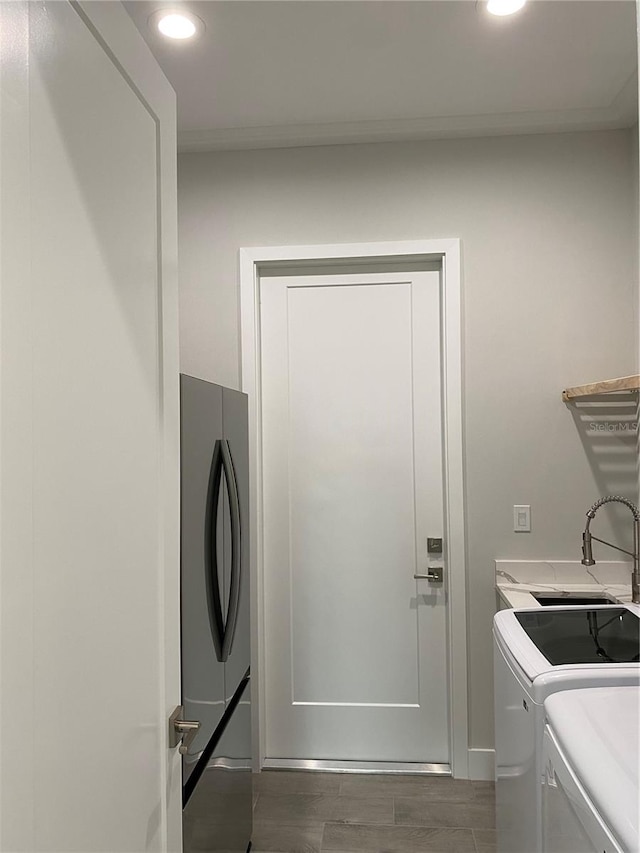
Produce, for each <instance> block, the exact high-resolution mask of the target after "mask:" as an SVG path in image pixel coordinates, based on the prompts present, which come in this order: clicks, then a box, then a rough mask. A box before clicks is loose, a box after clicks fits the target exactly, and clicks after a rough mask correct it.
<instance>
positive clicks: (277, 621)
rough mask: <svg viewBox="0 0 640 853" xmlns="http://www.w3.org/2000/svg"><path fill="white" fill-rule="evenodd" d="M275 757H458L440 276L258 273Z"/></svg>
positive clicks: (270, 742) (270, 743)
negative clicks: (446, 566)
mask: <svg viewBox="0 0 640 853" xmlns="http://www.w3.org/2000/svg"><path fill="white" fill-rule="evenodd" d="M260 310H261V321H260V322H261V340H262V353H261V361H262V388H261V393H262V419H263V420H262V449H263V464H264V470H263V478H264V479H263V483H264V496H263V506H264V587H265V655H266V660H265V675H266V678H265V681H266V697H267V698H266V756H267V758H268V759H317V760H352V761H358V762H367V761H374V762H403V763H404V762H420V763H435V764H448V763H449V722H448V721H449V715H448V698H447V694H448V689H447V644H446V626H447V592H446V589H447V584H446V580H445V583H430V582H429V581H427V580H426V579H416V578H415V577H414V576H415V575H416V574H418V575H422V576H424V575H426V574H427V571H428V567H429V566H442V565H443V560H442V556H441V555H436V554H432V555H431V558H430V555H429V553H428V549H427V538H428V537H438V538H440V537H442V535H443V475H442V412H441V389H440V384H441V377H440V347H441V341H440V322H441V320H440V317H441V313H440V274H439V273H438V272H436V271H433V272H408V273H406V274H405V273H394V274H383V273H375V274H370V275H364V274H359V275H312V276H305V277H299V276H295V275H292V276H288V277H282V278H277V277H269V276H264V277H263V278H262V280H261V309H260Z"/></svg>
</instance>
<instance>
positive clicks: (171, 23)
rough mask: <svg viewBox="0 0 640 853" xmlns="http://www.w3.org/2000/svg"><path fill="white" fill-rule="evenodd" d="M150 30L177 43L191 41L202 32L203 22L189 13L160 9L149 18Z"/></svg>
mask: <svg viewBox="0 0 640 853" xmlns="http://www.w3.org/2000/svg"><path fill="white" fill-rule="evenodd" d="M149 26H150V27H151V29H152V30H154V31H156V32H160V33H161V34H162V35H163V36H165V37H166V38H170V39H176V40H177V41H184V40H185V39H191V38H193V37H194V36H196V35H198V34H199V33H201V32H202V30H204V22H203V21H201V20H200V18H197V17H196V16H195V15H192V14H191V12H186V11H182V10H180V11H177V10H175V9H161V10H160V11H158V12H155V13H154V14H153V15H152V16H151V17H150V18H149Z"/></svg>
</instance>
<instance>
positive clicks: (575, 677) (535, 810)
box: [493, 604, 640, 853]
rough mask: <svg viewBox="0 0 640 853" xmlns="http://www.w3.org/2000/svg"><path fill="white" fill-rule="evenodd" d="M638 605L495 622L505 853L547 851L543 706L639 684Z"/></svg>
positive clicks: (552, 611) (544, 610)
mask: <svg viewBox="0 0 640 853" xmlns="http://www.w3.org/2000/svg"><path fill="white" fill-rule="evenodd" d="M639 617H640V607H639V606H638V605H631V604H630V605H620V606H617V605H616V606H611V605H603V606H599V607H597V606H585V607H570V608H567V607H537V608H535V609H531V610H503V611H501V612H500V613H497V614H496V615H495V617H494V622H493V637H494V695H495V734H496V742H495V746H496V827H497V831H498V851H499V853H540V851H541V850H542V779H543V763H542V744H543V736H544V726H545V717H544V701H545V699H546V698H547V697H548V696H551V695H552V694H553V693H557V692H559V691H564V690H577V689H583V688H588V687H598V686H610V687H614V686H621V685H636V686H638V685H640V663H639V662H638V661H639V660H640V618H639Z"/></svg>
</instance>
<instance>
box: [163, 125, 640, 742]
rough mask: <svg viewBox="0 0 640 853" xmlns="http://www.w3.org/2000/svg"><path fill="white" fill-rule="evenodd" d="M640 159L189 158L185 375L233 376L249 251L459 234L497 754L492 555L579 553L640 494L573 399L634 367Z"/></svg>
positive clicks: (563, 140) (397, 148)
mask: <svg viewBox="0 0 640 853" xmlns="http://www.w3.org/2000/svg"><path fill="white" fill-rule="evenodd" d="M635 157H637V147H636V149H635V150H634V146H633V134H632V132H631V131H607V132H601V133H576V134H557V135H539V136H521V137H502V138H491V139H468V140H467V139H465V140H455V141H431V142H422V143H392V144H379V145H349V146H335V147H322V148H302V149H280V150H271V151H244V152H225V153H213V154H190V155H183V156H181V157H180V160H179V227H180V279H181V281H180V330H181V359H182V361H181V367H182V370H183V371H185V372H187V373H191V374H193V375H196V376H200V377H202V378H205V379H210V380H212V381H215V382H220V383H222V384H225V385H230V386H232V387H238V384H239V321H238V249H239V247H241V246H264V245H295V244H310V243H333V242H357V241H375V240H404V239H423V238H433V237H459V238H461V240H462V252H463V299H464V314H465V319H464V327H465V328H464V336H465V379H464V381H465V401H464V402H465V421H466V423H465V429H466V451H465V453H466V488H467V510H468V546H469V563H468V566H469V568H468V572H469V577H468V596H469V667H470V668H469V682H470V714H471V717H470V738H471V745H472V746H474V747H478V748H488V747H491V746H492V745H493V719H492V655H491V617H492V614H493V612H494V609H495V597H494V590H493V573H494V567H493V561H494V559H496V558H502V559H508V558H513V559H527V558H531V559H545V558H546V559H554V558H555V559H578V558H579V545H580V533H581V529H582V523H583V519H584V513H585V511H586V509H587V508H588V506H589V504H590V503H591V502H592V501H593V500H594V499H595V498H597V497H598V496H599V495H600V494H603V493H605V492H607V491H619V490H623V491H625V492H626V493H628V494H630V495H632V494H633V493H634V491H635V485H634V477H635V478H636V479H635V483H637V472H636V470H635V467H634V466H635V459H636V456H637V454H636V451H635V448H634V447H633V446H632V445H631V446H630V445H629V444H628V443H627V444H626V445H625V442H624V441H621V440H620V439H618V438H616V437H615V436H614V437H608V438H607V439H602V437H601V436H600V437H599V438H598V440H597V441H596V440H595V439H594V436H593V434H590V433H589V431H588V430H587V429H586V427H585V425H584V424H581V422H580V421H579V419H577V418H575V417H574V415H573V414H572V410H570V409H568V408H567V407H565V405H564V404H563V403H562V402H561V399H560V392H561V390H562V388H563V387H564V386H565V385H571V384H579V383H582V382H589V381H593V380H597V379H601V378H608V377H612V376H619V375H624V374H626V373H632V372H636V371H637V353H638V340H637V336H638V287H637V262H636V258H637V245H636V244H637V237H636V235H637V222H636V207H635V198H636V194H637V186H636V183H637V182H636V175H635V171H634V164H633V160H634V158H635ZM614 414H615V413H614V412H612V416H613V415H614ZM602 460H604V461H602ZM609 460H611V461H609ZM520 503H527V504H531V506H532V532H531V533H530V534H514V533H513V532H512V505H513V504H520ZM609 521H611V523H612V524H613V525H614V526H615V525H616V520H615V517H614V516H612V517H611V519H610V520H609ZM609 521H606V522H601V523H602V524H603V526H602V528H601V529H602V530H603V531H604V530H605V529H606V527H607V526H608V524H609ZM603 556H604V555H603ZM609 558H614V559H615V554H614V553H613V552H610V554H609Z"/></svg>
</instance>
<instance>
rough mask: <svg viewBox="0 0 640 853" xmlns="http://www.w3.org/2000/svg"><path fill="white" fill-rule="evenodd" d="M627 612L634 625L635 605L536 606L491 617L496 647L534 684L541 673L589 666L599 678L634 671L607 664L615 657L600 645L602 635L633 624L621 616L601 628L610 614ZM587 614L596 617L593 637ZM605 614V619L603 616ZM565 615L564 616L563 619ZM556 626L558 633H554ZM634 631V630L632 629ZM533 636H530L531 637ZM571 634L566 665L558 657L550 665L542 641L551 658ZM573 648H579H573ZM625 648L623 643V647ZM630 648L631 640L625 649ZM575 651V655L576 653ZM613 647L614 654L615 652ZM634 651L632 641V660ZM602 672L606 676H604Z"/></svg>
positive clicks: (629, 666) (631, 665) (638, 609)
mask: <svg viewBox="0 0 640 853" xmlns="http://www.w3.org/2000/svg"><path fill="white" fill-rule="evenodd" d="M616 610H617V611H620V610H623V611H627V612H628V614H629V617H635V619H636V621H635V624H636V625H637V624H638V623H637V617H638V616H640V607H639V606H638V605H637V604H624V605H620V606H619V607H618V606H617V605H616V606H615V607H613V606H610V605H609V606H607V605H603V606H602V607H588V606H587V607H536V608H529V609H526V610H525V609H523V610H501V611H499V612H498V613H496V614H495V616H494V617H493V630H494V636H495V638H496V642H497V644H498V646H499V647H500V648H501V649H502V650H503V651H504V653H505V654H506V655H507V656H508V657H510V658H511V659H512V660H513V661H514V662H515V663H516V664H517V666H518V667H519V669H520V670H521V671H522V673H523V675H524V677H525V679H526V680H528V681H530V682H534V681H535V680H536V679H537V678H539V677H542V676H543V675H544V674H545V673H554V674H558V675H560V674H561V673H563V672H566V671H567V670H568V669H575V668H576V666H577V667H579V668H581V669H582V668H584V669H585V671H586V668H587V667H589V668H591V669H593V671H594V673H597V671H598V670H599V671H600V673H601V674H602V676H603V677H605V678H606V677H615V672H616V671H617V670H621V669H629V670H631V669H633V668H634V667H635V668H638V666H639V665H638V663H626V664H625V663H613V662H611V661H607V660H606V657H609V658H613V659H614V660H616V658H617V655H612V654H609V655H607V654H606V648H605V647H604V646H602V643H601V642H600V641H601V639H602V637H603V634H604V635H609V634H610V633H611V632H612V629H615V630H616V631H617V629H618V628H617V626H618V625H621V624H623V623H627V625H633V621H629V617H627V616H626V614H625V616H624V617H623V620H622V623H621V622H620V620H619V618H618V619H617V620H615V623H616V624H614V623H611V624H609V625H607V626H606V627H604V628H603V626H604V625H605V623H606V622H608V621H609V618H610V616H611V613H612V611H616ZM587 613H595V614H596V617H597V623H598V630H597V637H595V638H594V636H593V634H594V633H596V632H594V631H593V624H594V620H593V618H592V619H591V620H589V618H588V617H587ZM607 613H608V614H609V616H607V615H606V614H607ZM565 614H566V617H565ZM566 620H568V623H569V624H571V626H572V628H571V630H568V623H567V621H566ZM522 622H525V623H530V626H531V629H532V630H531V631H530V632H527V630H526V629H525V627H524V626H523V624H522ZM558 626H560V627H562V626H564V627H562V630H560V631H557V630H556V628H557V627H558ZM590 629H591V630H590ZM636 630H637V629H636ZM532 633H533V635H534V636H532V635H531V634H532ZM568 635H574V642H573V643H572V647H571V654H570V655H569V656H568V659H567V662H566V663H560V661H559V660H558V658H555V661H554V662H552V661H550V660H549V658H548V657H546V656H545V654H543V652H542V650H541V648H540V647H539V645H538V644H537V643H539V644H540V646H542V645H544V643H543V642H542V640H543V638H544V639H545V640H549V641H551V643H552V649H551V651H552V652H553V653H554V654H552V656H555V652H556V650H559V651H561V650H562V647H563V646H566V639H565V638H566V637H567V636H568ZM554 638H555V640H557V641H558V642H557V649H556V648H554V647H553V641H554ZM574 645H577V646H579V648H574V647H573V646H574ZM625 645H626V644H625ZM631 646H634V641H633V640H632V641H631V643H630V644H629V648H631ZM587 647H588V650H589V653H588V654H583V653H584V652H585V650H586V649H587ZM600 647H602V648H604V649H605V655H604V656H603V655H599V654H598V649H599V648H600ZM576 651H577V652H579V654H576ZM617 651H618V650H617V648H616V652H617ZM594 652H595V654H596V658H595V660H597V661H598V662H597V663H594V657H593V653H594ZM637 652H638V643H637V641H635V646H634V648H633V653H632V654H631V657H632V658H633V657H634V656H635V654H636V653H637ZM580 656H583V657H584V660H583V661H582V662H581V663H580V662H579V657H580ZM605 673H606V674H605Z"/></svg>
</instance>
